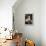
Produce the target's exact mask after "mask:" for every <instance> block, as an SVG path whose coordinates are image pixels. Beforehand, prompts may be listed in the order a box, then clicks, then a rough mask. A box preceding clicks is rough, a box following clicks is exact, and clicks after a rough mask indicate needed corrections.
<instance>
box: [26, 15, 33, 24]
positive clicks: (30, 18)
mask: <svg viewBox="0 0 46 46" xmlns="http://www.w3.org/2000/svg"><path fill="white" fill-rule="evenodd" d="M32 23H33V15H32V14H25V24H32Z"/></svg>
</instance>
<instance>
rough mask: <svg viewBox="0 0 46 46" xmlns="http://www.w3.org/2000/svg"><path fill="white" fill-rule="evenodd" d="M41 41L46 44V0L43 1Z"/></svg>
mask: <svg viewBox="0 0 46 46" xmlns="http://www.w3.org/2000/svg"><path fill="white" fill-rule="evenodd" d="M40 18H41V22H40V23H41V41H42V46H46V0H42V1H41V16H40Z"/></svg>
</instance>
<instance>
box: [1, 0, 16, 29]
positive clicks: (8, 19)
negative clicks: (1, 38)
mask: <svg viewBox="0 0 46 46" xmlns="http://www.w3.org/2000/svg"><path fill="white" fill-rule="evenodd" d="M15 2H16V0H0V27H7V28H9V29H11V28H12V6H13V5H14V3H15Z"/></svg>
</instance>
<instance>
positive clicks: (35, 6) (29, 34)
mask: <svg viewBox="0 0 46 46" xmlns="http://www.w3.org/2000/svg"><path fill="white" fill-rule="evenodd" d="M15 7H16V5H14V7H13V12H14V19H15V22H14V23H15V28H16V29H17V30H18V32H22V33H23V37H24V38H28V39H32V40H34V41H35V43H36V46H41V34H40V32H41V31H40V30H41V29H40V15H41V1H40V0H23V1H22V2H21V3H20V4H19V5H18V6H17V8H15ZM26 13H32V14H33V25H26V24H25V14H26Z"/></svg>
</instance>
